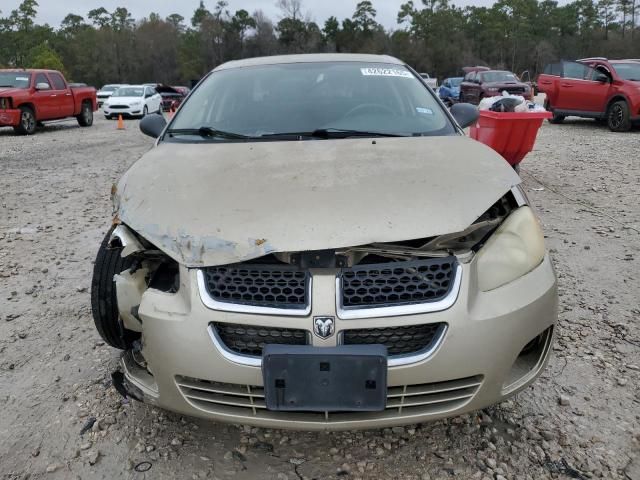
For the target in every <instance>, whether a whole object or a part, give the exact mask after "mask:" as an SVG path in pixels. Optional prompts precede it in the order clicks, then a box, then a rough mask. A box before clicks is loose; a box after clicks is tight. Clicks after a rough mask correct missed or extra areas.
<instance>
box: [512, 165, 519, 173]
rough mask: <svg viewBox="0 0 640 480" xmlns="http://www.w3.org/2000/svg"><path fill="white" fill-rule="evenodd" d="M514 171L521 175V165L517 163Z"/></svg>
mask: <svg viewBox="0 0 640 480" xmlns="http://www.w3.org/2000/svg"><path fill="white" fill-rule="evenodd" d="M513 169H514V170H515V171H516V173H517V174H518V175H520V164H519V163H516V164H515V165H514V166H513Z"/></svg>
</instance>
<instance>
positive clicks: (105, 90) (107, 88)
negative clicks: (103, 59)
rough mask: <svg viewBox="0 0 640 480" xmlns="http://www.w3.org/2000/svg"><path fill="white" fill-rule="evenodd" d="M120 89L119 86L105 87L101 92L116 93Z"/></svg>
mask: <svg viewBox="0 0 640 480" xmlns="http://www.w3.org/2000/svg"><path fill="white" fill-rule="evenodd" d="M118 88H119V87H118V86H117V85H105V86H104V87H102V88H101V89H100V90H102V91H103V92H115V91H116V90H117V89H118Z"/></svg>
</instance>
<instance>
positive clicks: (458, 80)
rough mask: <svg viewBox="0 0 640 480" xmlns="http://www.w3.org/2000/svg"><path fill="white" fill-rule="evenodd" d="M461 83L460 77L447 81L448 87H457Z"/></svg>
mask: <svg viewBox="0 0 640 480" xmlns="http://www.w3.org/2000/svg"><path fill="white" fill-rule="evenodd" d="M461 83H462V77H456V78H450V79H449V85H451V86H452V87H459V86H460V84H461Z"/></svg>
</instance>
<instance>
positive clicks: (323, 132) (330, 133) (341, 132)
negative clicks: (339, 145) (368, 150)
mask: <svg viewBox="0 0 640 480" xmlns="http://www.w3.org/2000/svg"><path fill="white" fill-rule="evenodd" d="M409 136H411V135H404V134H400V133H387V132H367V131H364V130H348V129H341V128H318V129H316V130H313V131H312V132H283V133H267V134H264V135H261V136H260V137H259V138H278V137H298V138H302V137H310V138H327V139H329V138H350V137H409Z"/></svg>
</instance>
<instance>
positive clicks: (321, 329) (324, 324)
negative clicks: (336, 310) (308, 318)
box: [313, 317, 335, 338]
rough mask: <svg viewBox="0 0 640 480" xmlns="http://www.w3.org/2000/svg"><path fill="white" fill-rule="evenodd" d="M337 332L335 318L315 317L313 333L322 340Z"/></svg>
mask: <svg viewBox="0 0 640 480" xmlns="http://www.w3.org/2000/svg"><path fill="white" fill-rule="evenodd" d="M334 331H335V326H334V318H333V317H313V332H314V333H315V334H316V335H317V336H319V337H320V338H329V337H330V336H331V335H333V332H334Z"/></svg>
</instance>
